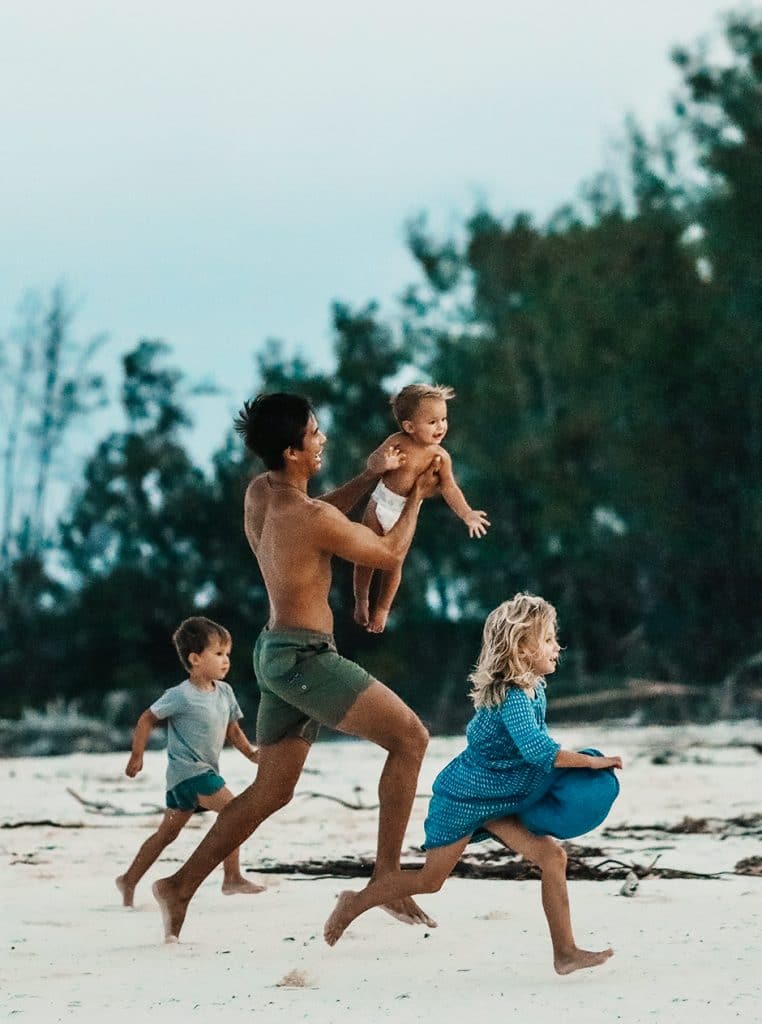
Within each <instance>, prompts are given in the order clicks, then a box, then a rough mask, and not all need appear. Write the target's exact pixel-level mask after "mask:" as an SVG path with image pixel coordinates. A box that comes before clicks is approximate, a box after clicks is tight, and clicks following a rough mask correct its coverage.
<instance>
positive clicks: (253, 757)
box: [246, 747, 259, 764]
mask: <svg viewBox="0 0 762 1024" xmlns="http://www.w3.org/2000/svg"><path fill="white" fill-rule="evenodd" d="M246 756H247V757H248V759H249V760H250V761H253V762H254V764H259V749H258V748H257V747H252V748H251V750H250V751H249V753H248V754H247V755H246Z"/></svg>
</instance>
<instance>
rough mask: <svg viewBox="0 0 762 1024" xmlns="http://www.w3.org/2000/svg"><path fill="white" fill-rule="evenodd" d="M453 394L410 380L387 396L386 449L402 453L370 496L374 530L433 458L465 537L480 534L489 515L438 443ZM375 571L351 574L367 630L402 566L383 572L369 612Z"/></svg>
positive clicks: (380, 626)
mask: <svg viewBox="0 0 762 1024" xmlns="http://www.w3.org/2000/svg"><path fill="white" fill-rule="evenodd" d="M454 397H455V392H454V390H453V389H452V388H450V387H441V386H439V385H437V384H408V386H407V387H405V388H403V389H402V390H401V391H400V392H399V394H397V395H395V396H394V397H393V398H392V400H391V406H392V411H393V413H394V418H395V419H396V420H397V423H398V424H399V426H400V430H399V432H398V433H396V434H392V436H391V437H390V438H388V440H387V441H385V442H384V447H389V446H391V447H392V448H395V449H397V450H398V451H399V453H400V465H399V468H397V469H392V470H389V471H388V472H386V473H384V475H383V477H382V478H381V480H379V482H378V484H377V486H376V489H375V490H374V492H373V494H372V495H371V497H370V501H369V502H368V507H367V508H366V509H365V515H364V516H363V520H362V521H363V523H364V524H365V525H366V526H368V527H370V529H371V530H373V531H374V532H375V533H378V534H383V533H388V532H389V530H391V528H392V527H393V526H394V524H395V523H396V522H397V520H398V519H399V516H400V513H401V512H402V509H403V508H404V506H405V501H406V499H407V496H408V495H409V494H410V491H411V489H412V487H413V483H414V482H415V480H416V478H417V477H418V476H419V474H420V473H422V472H423V471H424V470H425V469H426V468H427V467H428V466H429V464H430V463H431V460H432V459H433V458H434V457H435V456H439V458H440V460H441V469H440V471H439V478H440V481H441V491H442V497H443V498H444V500H445V501H446V502H447V504H448V505H449V506H450V508H451V509H452V510H453V512H454V513H455V514H456V515H457V516H459V517H460V518H461V519H462V520H463V522H464V523H465V524H466V526H467V527H468V535H469V537H483V536H484V535H485V533H486V532H487V527H488V526H489V525H490V523H489V520H488V519H487V514H486V513H485V512H481V511H474V509H472V508H471V506H470V505H469V504H468V502H467V501H466V499H465V497H464V496H463V492H462V491H461V489H460V487H458V485H457V483H456V482H455V477H454V476H453V474H452V459H451V458H450V456H449V454H448V453H447V452H446V451H445V450H444V448H442V446H441V443H442V441H443V440H444V438H445V435H446V433H447V403H448V401H449V400H450V399H451V398H454ZM373 571H374V570H373V569H371V568H369V567H368V566H364V565H356V566H355V572H354V593H355V612H354V617H355V622H358V623H359V624H360V625H361V626H365V628H366V629H367V630H368V632H369V633H382V632H383V630H384V627H385V626H386V620H387V618H388V616H389V611H390V609H391V606H392V601H393V600H394V595H395V594H396V593H397V589H398V588H399V585H400V580H401V579H402V573H401V571H400V570H396V571H394V570H392V571H388V572H383V573H381V581H380V584H379V589H378V596H377V598H376V601H375V602H374V606H373V611H372V612H371V611H370V596H369V595H370V585H371V579H372V577H373Z"/></svg>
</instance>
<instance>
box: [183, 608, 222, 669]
mask: <svg viewBox="0 0 762 1024" xmlns="http://www.w3.org/2000/svg"><path fill="white" fill-rule="evenodd" d="M214 640H223V641H224V642H225V643H227V644H229V643H231V642H232V638H231V636H230V633H229V632H228V630H227V629H225V627H224V626H221V625H220V624H219V623H218V622H212V620H211V619H207V618H204V616H203V615H193V616H191V618H189V619H184V620H183V621H182V622H181V623H180V625H179V626H178V627H177V629H176V630H175V631H174V633H173V634H172V643H173V644H174V645H175V650H176V651H177V656H178V658H179V659H180V662H181V664H182V666H183V668H185V669H187V670H188V672H190V669H191V664H190V661H189V660H188V655H190V654H203V653H204V651H205V650H206V649H207V647H208V646H209V645H210V644H211V643H212V642H213V641H214Z"/></svg>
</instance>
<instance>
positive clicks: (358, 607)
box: [354, 601, 368, 626]
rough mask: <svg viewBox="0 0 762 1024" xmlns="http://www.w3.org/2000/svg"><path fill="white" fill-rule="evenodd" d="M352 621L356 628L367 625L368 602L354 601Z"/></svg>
mask: <svg viewBox="0 0 762 1024" xmlns="http://www.w3.org/2000/svg"><path fill="white" fill-rule="evenodd" d="M354 620H355V622H356V623H357V624H358V626H367V625H368V602H367V601H355V613H354Z"/></svg>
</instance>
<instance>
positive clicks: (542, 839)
mask: <svg viewBox="0 0 762 1024" xmlns="http://www.w3.org/2000/svg"><path fill="white" fill-rule="evenodd" d="M485 828H487V829H488V830H489V831H490V832H491V833H492V834H493V835H495V836H497V838H498V839H499V840H500V841H501V842H503V843H505V845H506V846H510V848H511V849H512V850H515V851H516V853H520V854H521V855H522V857H525V858H526V859H527V860H531V861H533V862H534V863H535V864H537V865H538V866H539V867H540V869H541V870H542V908H543V910H544V911H545V917H546V918H547V921H548V928H549V930H550V941H551V943H552V944H553V966H554V967H555V969H556V972H557V973H558V974H571V973H572V971H578V970H580V969H581V968H583V967H597V966H598V965H599V964H602V963H604V962H605V961H606V960H608V958H609V957H610V956H613V955H614V950H613V949H601V950H596V951H594V950H589V949H580V948H579V947H578V946H577V943H576V942H575V941H574V934H573V932H572V923H571V911H570V909H569V890H568V888H567V885H566V851H565V850H564V848H563V846H561V844H560V843H559V842H558V840H556V839H553V837H552V836H536V835H535V834H534V833H533V832H530V831H529V830H528V829H526V828H524V826H523V825H522V824H521V822H520V821H519V820H518V819H517V818H500V819H498V820H497V821H490V822H489V823H488V824H487V825H486V826H485Z"/></svg>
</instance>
